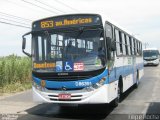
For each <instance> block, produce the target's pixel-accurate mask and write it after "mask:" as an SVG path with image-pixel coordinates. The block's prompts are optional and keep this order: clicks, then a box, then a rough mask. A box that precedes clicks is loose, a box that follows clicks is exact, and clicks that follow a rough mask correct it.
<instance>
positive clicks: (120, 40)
mask: <svg viewBox="0 0 160 120" xmlns="http://www.w3.org/2000/svg"><path fill="white" fill-rule="evenodd" d="M119 46H120V53H121V54H123V43H122V34H121V31H119Z"/></svg>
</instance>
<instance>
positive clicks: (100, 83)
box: [84, 77, 106, 91]
mask: <svg viewBox="0 0 160 120" xmlns="http://www.w3.org/2000/svg"><path fill="white" fill-rule="evenodd" d="M105 81H106V77H103V78H102V79H101V80H100V81H98V82H97V83H95V84H92V85H91V86H89V87H86V88H84V89H85V90H87V91H93V90H94V89H98V88H100V87H101V86H102V85H104V83H105Z"/></svg>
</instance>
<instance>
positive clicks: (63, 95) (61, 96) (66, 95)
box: [58, 94, 71, 100]
mask: <svg viewBox="0 0 160 120" xmlns="http://www.w3.org/2000/svg"><path fill="white" fill-rule="evenodd" d="M58 99H61V100H68V99H71V94H59V95H58Z"/></svg>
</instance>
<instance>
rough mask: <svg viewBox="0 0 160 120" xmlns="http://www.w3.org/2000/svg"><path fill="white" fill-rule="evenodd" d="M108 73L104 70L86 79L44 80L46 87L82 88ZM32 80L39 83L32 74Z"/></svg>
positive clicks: (39, 80)
mask: <svg viewBox="0 0 160 120" xmlns="http://www.w3.org/2000/svg"><path fill="white" fill-rule="evenodd" d="M107 75H108V70H107V69H106V70H104V72H103V73H102V74H100V75H98V76H96V77H92V78H89V79H86V80H77V81H49V80H45V81H46V88H55V89H58V88H62V87H64V86H65V87H66V88H84V87H88V86H90V85H91V84H95V83H97V82H98V81H99V80H101V79H102V78H103V77H106V76H107ZM32 77H33V80H34V82H36V83H37V84H38V85H40V82H41V79H39V78H36V77H34V76H32ZM106 84H108V79H107V80H106Z"/></svg>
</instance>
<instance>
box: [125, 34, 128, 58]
mask: <svg viewBox="0 0 160 120" xmlns="http://www.w3.org/2000/svg"><path fill="white" fill-rule="evenodd" d="M124 39H125V48H126V55H128V44H127V38H126V35H125V34H124Z"/></svg>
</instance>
